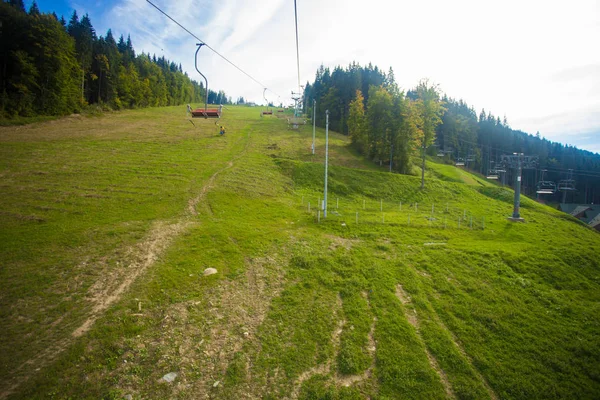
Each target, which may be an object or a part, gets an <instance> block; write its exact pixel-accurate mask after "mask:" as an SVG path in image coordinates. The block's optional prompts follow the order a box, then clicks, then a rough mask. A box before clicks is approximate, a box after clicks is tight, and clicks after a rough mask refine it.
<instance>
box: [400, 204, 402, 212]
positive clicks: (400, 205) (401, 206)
mask: <svg viewBox="0 0 600 400" xmlns="http://www.w3.org/2000/svg"><path fill="white" fill-rule="evenodd" d="M400 211H402V202H400Z"/></svg>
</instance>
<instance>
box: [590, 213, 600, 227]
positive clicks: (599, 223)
mask: <svg viewBox="0 0 600 400" xmlns="http://www.w3.org/2000/svg"><path fill="white" fill-rule="evenodd" d="M588 225H589V226H591V227H592V228H596V229H598V228H600V212H599V213H598V214H596V216H595V217H594V218H592V220H591V221H590V222H588Z"/></svg>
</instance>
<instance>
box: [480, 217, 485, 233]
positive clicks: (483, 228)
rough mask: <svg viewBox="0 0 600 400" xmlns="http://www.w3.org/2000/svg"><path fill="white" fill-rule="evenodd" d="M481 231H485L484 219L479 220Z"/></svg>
mask: <svg viewBox="0 0 600 400" xmlns="http://www.w3.org/2000/svg"><path fill="white" fill-rule="evenodd" d="M481 229H482V230H484V231H485V217H482V218H481Z"/></svg>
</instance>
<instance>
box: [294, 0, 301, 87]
mask: <svg viewBox="0 0 600 400" xmlns="http://www.w3.org/2000/svg"><path fill="white" fill-rule="evenodd" d="M294 20H295V21H296V62H297V64H298V94H300V47H299V46H298V8H297V7H296V0H294Z"/></svg>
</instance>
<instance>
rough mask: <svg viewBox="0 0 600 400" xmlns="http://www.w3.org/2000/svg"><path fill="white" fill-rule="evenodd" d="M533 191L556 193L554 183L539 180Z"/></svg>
mask: <svg viewBox="0 0 600 400" xmlns="http://www.w3.org/2000/svg"><path fill="white" fill-rule="evenodd" d="M535 192H536V193H537V194H554V193H556V184H555V183H554V182H552V181H539V182H538V184H537V190H536V191H535Z"/></svg>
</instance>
